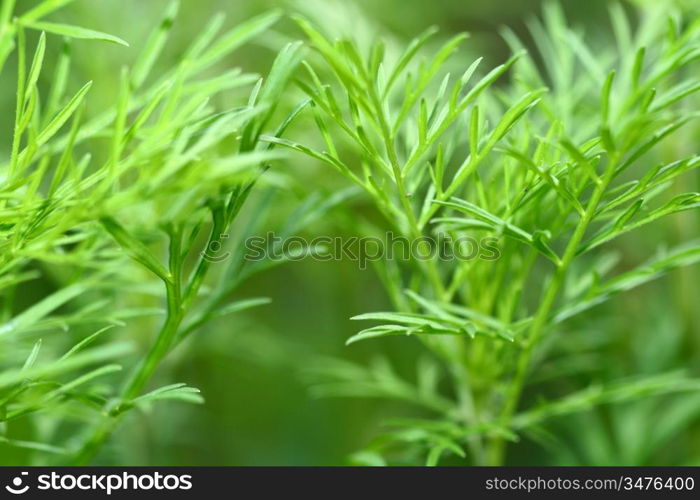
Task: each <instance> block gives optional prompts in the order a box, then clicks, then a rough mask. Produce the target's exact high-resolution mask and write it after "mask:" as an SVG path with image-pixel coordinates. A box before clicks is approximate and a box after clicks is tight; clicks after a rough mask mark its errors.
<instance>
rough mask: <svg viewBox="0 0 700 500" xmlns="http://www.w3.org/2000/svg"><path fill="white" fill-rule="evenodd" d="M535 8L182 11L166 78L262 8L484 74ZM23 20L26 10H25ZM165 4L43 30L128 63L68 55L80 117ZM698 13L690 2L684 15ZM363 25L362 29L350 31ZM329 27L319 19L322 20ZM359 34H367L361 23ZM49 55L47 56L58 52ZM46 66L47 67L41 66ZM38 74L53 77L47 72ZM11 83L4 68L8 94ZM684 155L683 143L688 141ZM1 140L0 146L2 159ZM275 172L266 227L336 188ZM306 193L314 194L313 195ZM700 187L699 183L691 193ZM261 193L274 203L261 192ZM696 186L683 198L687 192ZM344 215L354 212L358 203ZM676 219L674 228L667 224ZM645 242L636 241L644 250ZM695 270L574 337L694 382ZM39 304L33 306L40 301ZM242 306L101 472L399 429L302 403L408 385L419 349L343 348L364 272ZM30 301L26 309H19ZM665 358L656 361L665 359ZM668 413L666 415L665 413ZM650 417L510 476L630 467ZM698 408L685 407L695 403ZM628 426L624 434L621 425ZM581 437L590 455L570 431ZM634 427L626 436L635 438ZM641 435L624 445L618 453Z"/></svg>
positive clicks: (89, 53)
mask: <svg viewBox="0 0 700 500" xmlns="http://www.w3.org/2000/svg"><path fill="white" fill-rule="evenodd" d="M541 3H542V2H540V1H538V0H518V1H514V0H490V1H486V2H485V1H481V0H433V1H430V2H425V1H423V0H401V1H399V0H382V1H369V0H354V1H351V0H346V2H343V3H342V4H340V3H338V4H336V3H334V2H308V1H306V2H304V1H302V2H299V3H296V4H295V3H290V2H279V1H275V0H237V1H225V0H196V1H195V0H183V1H182V5H181V10H180V15H179V21H178V23H177V25H176V29H175V31H174V35H173V37H172V38H171V42H170V45H169V46H168V47H167V49H166V52H165V56H164V57H163V58H162V60H161V62H160V63H159V64H161V65H162V66H163V67H168V66H169V65H171V63H172V62H173V61H175V60H177V58H178V57H179V55H180V54H181V52H182V51H183V50H184V48H185V47H186V46H187V45H188V44H189V43H190V41H191V40H192V38H193V37H194V36H195V35H196V34H197V32H198V30H199V29H200V28H201V27H202V26H203V25H204V24H205V23H206V22H207V21H208V19H209V18H211V16H212V15H213V14H214V13H215V12H217V11H223V12H225V13H226V14H227V24H228V25H233V24H235V23H236V22H238V21H241V20H244V19H247V18H249V17H250V16H252V15H254V14H256V13H259V12H261V11H264V10H267V9H270V8H283V9H285V10H287V11H295V10H301V11H303V12H305V13H307V14H309V15H314V14H319V12H323V14H324V15H327V16H333V19H332V21H331V20H328V23H332V26H333V29H343V27H345V29H348V30H352V29H355V27H356V26H358V25H361V24H362V23H359V22H358V19H359V17H360V16H364V17H365V18H367V19H368V20H370V23H371V24H373V25H374V26H375V28H376V31H377V33H382V34H385V33H387V32H388V33H390V34H392V35H393V36H395V37H396V39H397V40H399V41H401V40H407V39H409V38H410V37H412V36H415V35H416V34H418V33H419V32H420V31H422V30H423V29H425V28H426V27H428V26H429V25H432V24H434V25H437V26H439V27H440V29H441V33H442V34H443V35H444V36H449V35H450V34H452V33H455V32H459V31H468V32H469V33H470V34H471V38H470V40H469V41H468V42H467V44H466V49H465V50H466V51H467V52H468V53H469V54H472V53H473V54H475V55H486V56H487V60H488V61H490V63H491V64H493V63H495V62H498V61H500V60H502V59H503V58H504V57H505V56H506V54H507V48H506V45H505V43H504V42H503V41H502V40H501V39H500V37H499V35H498V29H499V27H500V26H502V25H504V24H505V25H509V26H511V27H512V28H513V29H515V31H516V32H519V33H524V32H525V31H526V23H527V20H528V19H529V18H530V17H532V16H535V15H537V14H538V13H539V12H540V8H541ZM607 3H608V2H606V1H604V0H588V1H585V2H583V1H578V0H576V1H573V0H572V1H568V2H567V1H565V2H563V5H564V7H565V10H566V12H567V15H568V18H569V20H570V21H571V22H572V23H573V24H575V25H580V26H581V27H582V28H584V29H585V30H586V32H587V33H588V34H589V39H590V40H592V41H594V42H596V40H597V41H598V43H605V40H606V39H607V38H608V33H607V32H608V31H609V29H608V26H609V24H608V20H607V19H608V17H607V16H608V14H607ZM19 4H20V9H22V8H24V7H25V4H26V6H27V8H29V7H30V6H31V5H32V2H31V1H26V0H20V2H19ZM165 5H166V1H165V0H162V1H161V0H145V1H144V0H119V1H109V0H99V1H95V0H79V1H77V2H75V3H74V4H72V5H71V6H69V7H68V8H66V9H64V10H62V11H61V12H60V13H57V14H55V15H53V16H52V18H51V19H52V20H55V21H65V22H71V23H75V24H78V25H81V26H90V27H92V28H95V29H100V30H104V31H108V32H110V33H113V34H115V35H118V36H120V37H121V38H124V39H126V40H127V41H129V42H130V44H131V45H132V47H133V48H134V50H128V49H123V48H121V47H117V46H110V45H107V44H92V43H75V44H74V50H75V57H74V59H73V61H74V64H75V65H76V67H74V71H73V73H72V77H71V78H72V79H73V80H74V81H73V82H72V83H73V84H75V85H77V84H78V83H80V82H84V81H86V80H94V81H95V85H94V87H93V92H92V94H91V98H90V103H89V109H90V108H95V109H99V108H100V107H101V106H103V105H105V104H106V103H109V102H111V101H112V100H113V99H114V96H115V95H116V92H117V86H118V75H119V68H120V66H121V65H122V64H126V63H129V62H131V61H133V58H134V57H135V55H136V54H137V53H138V50H137V49H138V48H139V46H140V44H142V43H143V42H144V40H145V38H146V36H147V34H148V33H149V32H150V30H151V29H152V27H153V26H154V25H155V23H157V22H158V19H159V16H160V13H161V12H162V11H163V9H164V8H165ZM692 5H693V2H687V6H692ZM356 16H357V17H356ZM326 19H329V18H328V17H326ZM362 25H363V24H362ZM300 36H301V35H300V33H299V32H298V30H297V29H296V28H295V27H294V25H293V23H291V22H290V21H288V20H285V21H283V22H282V23H280V24H278V25H277V26H276V28H275V30H274V32H273V33H270V34H269V35H267V36H264V37H262V38H259V39H258V40H257V45H254V46H252V47H247V48H245V49H244V50H242V51H239V52H238V56H237V57H236V58H235V59H234V60H231V61H229V63H230V65H231V66H240V67H242V68H243V69H244V70H246V71H259V72H261V73H263V72H264V71H266V69H267V68H268V67H269V66H270V64H271V61H272V59H273V58H274V55H275V52H276V50H277V48H279V47H280V46H281V45H282V43H284V41H286V40H287V39H294V38H298V37H300ZM57 45H58V44H56V43H54V44H50V46H49V51H52V50H53V51H55V50H56V48H57ZM47 59H48V60H49V61H50V60H51V59H52V58H51V57H48V58H47ZM46 74H51V72H50V71H47V72H46ZM12 75H13V68H12V67H11V66H9V67H8V68H7V69H6V71H5V72H4V73H3V79H9V78H11V77H12ZM13 85H14V82H8V81H0V109H3V110H8V109H13V104H12V103H13V96H12V95H11V92H8V91H7V89H9V88H13ZM12 119H13V117H12V116H11V114H3V115H2V116H0V126H2V128H3V130H10V123H11V120H12ZM689 139H690V140H691V141H692V139H693V138H691V137H689ZM9 140H10V138H9V136H8V135H7V134H5V135H3V136H2V137H0V148H2V149H4V150H7V149H8V147H9ZM293 160H294V161H292V162H291V163H288V164H284V166H280V167H277V168H279V169H283V171H280V172H277V173H278V174H279V175H281V176H283V177H284V178H285V179H286V181H287V184H286V187H284V188H278V189H275V188H269V189H272V190H273V193H272V194H273V196H275V199H276V201H275V206H276V211H275V213H274V214H271V216H270V225H271V226H273V227H275V226H276V225H277V226H278V225H279V224H280V221H281V219H283V218H284V217H285V216H286V215H287V214H289V213H290V212H291V211H292V210H293V209H294V208H295V207H296V206H298V205H299V203H301V201H302V200H303V199H304V198H305V197H306V196H308V195H309V194H310V192H311V191H314V190H318V191H320V192H325V191H330V190H331V189H333V188H334V187H337V186H342V185H344V183H343V182H342V181H341V180H340V179H339V178H337V176H336V175H335V174H334V173H333V172H331V171H329V170H328V169H325V168H322V167H321V166H320V165H317V164H313V163H312V162H309V161H304V160H302V159H300V158H294V159H293ZM309 180H313V182H309ZM695 183H696V185H700V183H698V180H697V178H696V179H695ZM266 189H268V188H266ZM692 189H693V188H692V187H690V188H689V189H688V190H692ZM352 207H353V208H352V209H356V210H361V209H362V206H361V202H359V203H355V204H354V205H353V206H352ZM249 209H252V208H250V207H249ZM674 220H675V219H674ZM697 224H698V218H697V216H688V217H683V218H680V217H679V218H677V225H676V226H675V227H672V226H667V227H666V226H664V227H657V228H655V231H650V232H647V233H646V234H644V235H641V236H640V235H636V236H633V237H628V238H626V239H625V240H624V242H625V248H623V251H624V252H623V253H626V255H630V256H635V255H639V254H642V255H643V254H647V253H648V251H649V249H653V248H654V247H655V241H659V240H658V238H661V237H663V238H666V239H673V235H674V234H676V235H677V234H684V233H686V232H688V231H690V232H693V231H697ZM319 234H324V235H330V236H333V235H336V234H341V233H339V230H338V227H337V225H336V224H334V222H333V218H332V217H328V219H327V220H322V221H319V222H318V223H317V224H315V225H314V227H313V230H312V231H309V232H308V233H306V234H305V235H307V236H314V235H319ZM640 238H643V240H640ZM699 277H700V272H699V270H698V269H697V266H696V267H695V268H691V269H687V270H684V271H679V272H675V273H674V274H672V275H670V276H667V277H665V278H663V279H662V280H660V281H657V282H655V283H653V284H651V285H648V286H645V287H642V288H641V289H638V290H636V291H634V292H632V293H630V294H628V295H626V296H625V297H624V298H621V299H617V300H615V301H613V302H612V303H610V304H608V305H606V306H604V307H603V308H599V309H596V310H594V311H593V312H591V313H590V314H587V315H586V316H584V317H583V318H580V319H578V320H577V321H578V322H579V323H580V324H577V325H574V327H573V328H581V329H591V330H596V329H603V330H605V331H608V332H614V335H613V336H612V338H610V339H608V340H609V344H608V345H606V347H605V349H609V350H610V352H612V353H615V357H614V358H611V359H615V360H616V361H617V362H619V363H621V364H622V365H626V367H625V366H616V367H613V366H610V367H601V372H608V373H612V372H615V371H616V370H619V371H620V372H622V373H626V372H629V371H630V370H636V371H638V372H641V373H643V372H645V371H651V372H653V371H654V370H655V369H656V366H653V365H654V364H655V363H656V364H658V363H667V365H668V366H670V367H675V368H678V367H685V368H688V369H691V370H695V371H697V369H698V367H699V365H700V357H699V356H698V353H700V335H698V334H700V313H699V312H698V308H697V304H698V285H697V283H698V281H699V280H698V278H699ZM37 293H41V292H37ZM239 296H240V297H241V298H244V297H254V296H268V297H271V298H272V303H271V304H270V305H267V306H264V307H261V308H259V309H255V310H254V311H253V312H250V313H246V314H244V315H237V316H234V317H232V318H227V319H225V320H221V321H219V322H218V323H216V322H215V323H213V324H212V325H210V326H209V327H208V328H207V329H206V330H205V331H203V332H201V335H198V336H197V337H196V338H195V339H194V341H191V342H189V343H188V344H187V345H185V346H183V347H182V348H180V349H179V350H178V351H177V352H176V353H175V356H173V357H172V358H171V359H170V360H169V363H168V364H167V366H166V367H165V369H163V370H161V371H160V373H159V377H161V378H162V380H163V381H173V380H175V381H187V383H188V384H190V385H192V386H195V387H198V388H200V389H201V390H202V392H203V394H204V396H205V397H206V399H207V404H206V405H203V406H191V405H177V404H170V403H168V404H163V405H160V406H157V407H156V408H155V409H154V412H153V413H152V414H150V415H132V416H130V418H129V419H128V424H127V425H125V426H123V427H122V428H121V430H120V432H119V434H118V435H117V436H116V437H115V439H113V440H112V443H111V444H110V448H109V449H108V450H107V451H106V453H104V454H103V455H102V457H101V461H102V462H103V463H128V464H131V465H140V464H163V465H190V464H191V465H195V464H196V465H206V464H210V465H280V464H284V465H312V464H313V465H334V464H342V463H345V461H346V460H347V457H348V456H349V455H350V454H351V453H352V452H354V451H356V450H357V449H359V448H361V447H362V446H363V445H364V444H366V443H367V442H368V441H369V440H370V439H371V438H372V437H373V436H375V435H377V433H378V432H379V431H380V430H381V428H382V422H383V421H384V420H385V418H387V417H388V416H392V417H395V416H398V415H406V413H405V412H406V409H405V408H403V407H401V406H397V405H395V404H393V403H386V402H383V401H376V400H330V399H317V398H314V397H312V395H311V394H310V393H309V390H308V380H307V378H306V376H305V368H306V367H307V366H308V365H309V364H310V363H313V362H314V360H315V359H317V358H319V357H323V356H334V357H340V358H343V359H347V360H352V361H358V362H363V363H364V362H367V361H370V360H371V359H373V358H375V357H378V356H387V357H390V358H391V359H392V360H393V361H394V362H395V363H396V364H397V366H398V367H399V369H400V370H401V369H405V370H406V372H407V373H410V372H411V366H412V365H413V364H414V363H415V362H416V358H417V357H418V356H419V354H420V349H419V346H418V345H417V343H415V342H412V341H410V340H406V339H395V340H393V339H392V340H386V341H375V342H373V343H366V344H365V343H360V344H359V345H353V346H351V347H345V345H344V343H345V339H347V338H348V337H349V336H350V335H352V334H353V333H355V332H356V325H355V324H353V323H352V322H351V321H350V320H349V319H348V318H350V317H351V316H353V315H356V314H359V313H363V312H367V311H372V310H382V309H385V308H386V307H388V301H387V299H386V297H385V295H384V292H383V289H382V287H381V286H380V285H379V283H378V281H377V279H376V277H375V276H374V274H373V272H372V270H371V268H370V269H367V270H360V269H358V267H357V264H356V263H352V262H313V261H309V260H305V261H301V262H293V263H289V264H285V265H284V266H282V267H277V268H274V269H272V270H271V271H268V272H266V273H264V274H260V275H256V276H255V277H254V278H253V279H252V280H250V281H249V282H247V283H245V284H244V286H243V287H241V289H240V290H239ZM25 299H26V300H27V301H28V300H30V298H28V297H26V298H25ZM659 353H661V356H660V355H659ZM661 403H662V402H661ZM661 403H660V402H658V401H657V402H654V403H653V404H649V403H648V402H647V403H645V402H642V403H639V405H644V404H646V405H647V407H642V408H641V409H640V408H639V407H637V408H635V407H632V405H630V407H629V408H625V407H621V408H617V409H615V410H612V409H608V410H606V409H604V410H601V411H600V412H597V413H596V414H586V415H580V416H577V417H576V418H569V419H567V420H566V421H562V422H558V423H556V424H555V425H554V427H553V428H552V429H551V430H553V431H555V433H556V434H557V435H558V436H559V437H560V438H561V439H562V440H563V441H564V442H565V443H566V446H563V447H561V446H559V447H556V451H551V450H548V448H547V447H546V446H543V445H542V443H535V442H524V443H523V444H522V445H521V446H519V447H517V450H516V451H515V452H514V454H513V455H512V456H511V458H510V461H511V462H512V463H528V464H544V463H559V464H564V463H570V464H576V463H596V464H598V465H603V464H605V463H621V462H622V463H625V462H627V463H629V462H630V461H633V460H639V458H637V457H638V456H640V455H639V453H637V454H635V453H636V451H638V450H635V449H633V448H634V447H635V446H639V443H636V444H635V440H637V441H638V440H640V439H643V438H644V434H645V432H648V431H649V429H646V428H645V427H644V425H646V424H644V423H643V422H641V423H640V422H636V423H635V421H634V420H630V419H626V420H625V421H626V422H627V426H628V427H629V428H627V429H622V430H621V429H619V428H618V427H619V422H618V421H619V420H620V418H622V417H620V416H619V415H616V414H617V413H619V412H623V413H624V412H634V411H637V412H638V413H639V412H641V413H643V414H645V415H647V416H650V417H652V418H651V421H652V422H653V421H654V420H655V419H656V418H658V417H660V416H661V415H663V412H664V409H663V405H662V404H661ZM694 404H695V403H694ZM630 422H631V423H630ZM688 424H689V428H690V431H689V433H688V434H687V435H685V436H683V437H682V438H679V439H678V440H677V441H675V442H674V446H673V447H671V448H669V449H667V450H664V451H663V452H662V453H659V454H658V455H656V456H651V457H645V458H644V459H643V460H646V462H648V463H661V464H665V463H681V462H683V463H687V462H700V428H698V426H699V425H700V422H699V421H697V420H696V419H694V418H690V417H689V422H688ZM582 425H584V426H586V427H587V429H589V430H590V436H592V437H590V438H589V439H588V441H586V442H582V441H581V440H580V433H577V432H576V430H577V429H580V428H581V426H582ZM635 425H636V427H635ZM625 432H627V433H636V434H634V438H633V439H632V440H631V441H629V442H628V441H625V440H624V439H623V438H624V436H625Z"/></svg>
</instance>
